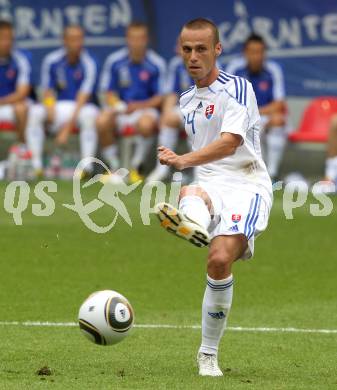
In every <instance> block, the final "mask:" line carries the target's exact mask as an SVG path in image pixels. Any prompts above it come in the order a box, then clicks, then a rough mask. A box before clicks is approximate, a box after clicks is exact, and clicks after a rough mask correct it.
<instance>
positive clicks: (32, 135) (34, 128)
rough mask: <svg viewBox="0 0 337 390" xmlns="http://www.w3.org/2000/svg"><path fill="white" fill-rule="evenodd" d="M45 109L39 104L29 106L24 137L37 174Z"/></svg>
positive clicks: (42, 138)
mask: <svg viewBox="0 0 337 390" xmlns="http://www.w3.org/2000/svg"><path fill="white" fill-rule="evenodd" d="M45 119H46V111H45V109H44V107H43V106H42V105H41V104H33V105H31V106H30V107H29V113H28V121H27V128H26V138H27V146H28V149H29V150H30V151H31V152H32V165H33V168H34V170H35V172H36V174H37V175H40V174H42V169H43V164H42V154H43V145H44V140H45V132H44V127H43V126H44V121H45Z"/></svg>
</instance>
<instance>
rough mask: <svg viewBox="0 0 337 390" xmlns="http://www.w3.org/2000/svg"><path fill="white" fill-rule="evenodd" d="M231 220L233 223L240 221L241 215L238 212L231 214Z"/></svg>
mask: <svg viewBox="0 0 337 390" xmlns="http://www.w3.org/2000/svg"><path fill="white" fill-rule="evenodd" d="M232 221H233V222H234V223H238V222H240V221H241V215H240V214H232Z"/></svg>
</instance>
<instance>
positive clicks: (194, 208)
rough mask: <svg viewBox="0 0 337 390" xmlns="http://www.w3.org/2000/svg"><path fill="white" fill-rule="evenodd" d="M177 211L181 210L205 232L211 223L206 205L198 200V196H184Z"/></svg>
mask: <svg viewBox="0 0 337 390" xmlns="http://www.w3.org/2000/svg"><path fill="white" fill-rule="evenodd" d="M179 210H181V211H182V212H183V213H184V214H185V215H186V216H187V217H188V218H190V219H191V220H192V221H194V222H196V223H197V224H199V225H200V226H202V227H203V228H205V229H206V230H207V228H208V226H209V224H210V222H211V215H210V213H209V211H208V208H207V206H206V203H205V202H204V201H203V200H202V199H201V198H200V196H196V195H187V196H184V197H183V198H182V199H181V200H180V202H179Z"/></svg>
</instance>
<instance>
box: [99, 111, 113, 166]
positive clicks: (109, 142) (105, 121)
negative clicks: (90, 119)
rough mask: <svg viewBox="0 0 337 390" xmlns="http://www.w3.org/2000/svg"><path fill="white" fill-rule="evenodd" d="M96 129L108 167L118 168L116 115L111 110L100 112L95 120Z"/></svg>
mask: <svg viewBox="0 0 337 390" xmlns="http://www.w3.org/2000/svg"><path fill="white" fill-rule="evenodd" d="M96 128H97V132H98V136H99V141H100V144H101V149H102V156H103V158H104V160H106V162H107V163H108V165H109V167H110V168H111V169H112V170H113V171H115V170H116V169H118V168H119V158H118V147H117V143H116V140H115V131H116V114H115V113H114V112H113V111H111V110H104V111H102V112H101V113H100V114H99V115H98V117H97V120H96Z"/></svg>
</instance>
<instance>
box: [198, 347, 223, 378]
mask: <svg viewBox="0 0 337 390" xmlns="http://www.w3.org/2000/svg"><path fill="white" fill-rule="evenodd" d="M197 362H198V366H199V375H201V376H223V373H222V371H221V370H220V368H219V366H218V359H217V357H216V355H208V354H205V353H202V352H199V353H198V357H197Z"/></svg>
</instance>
